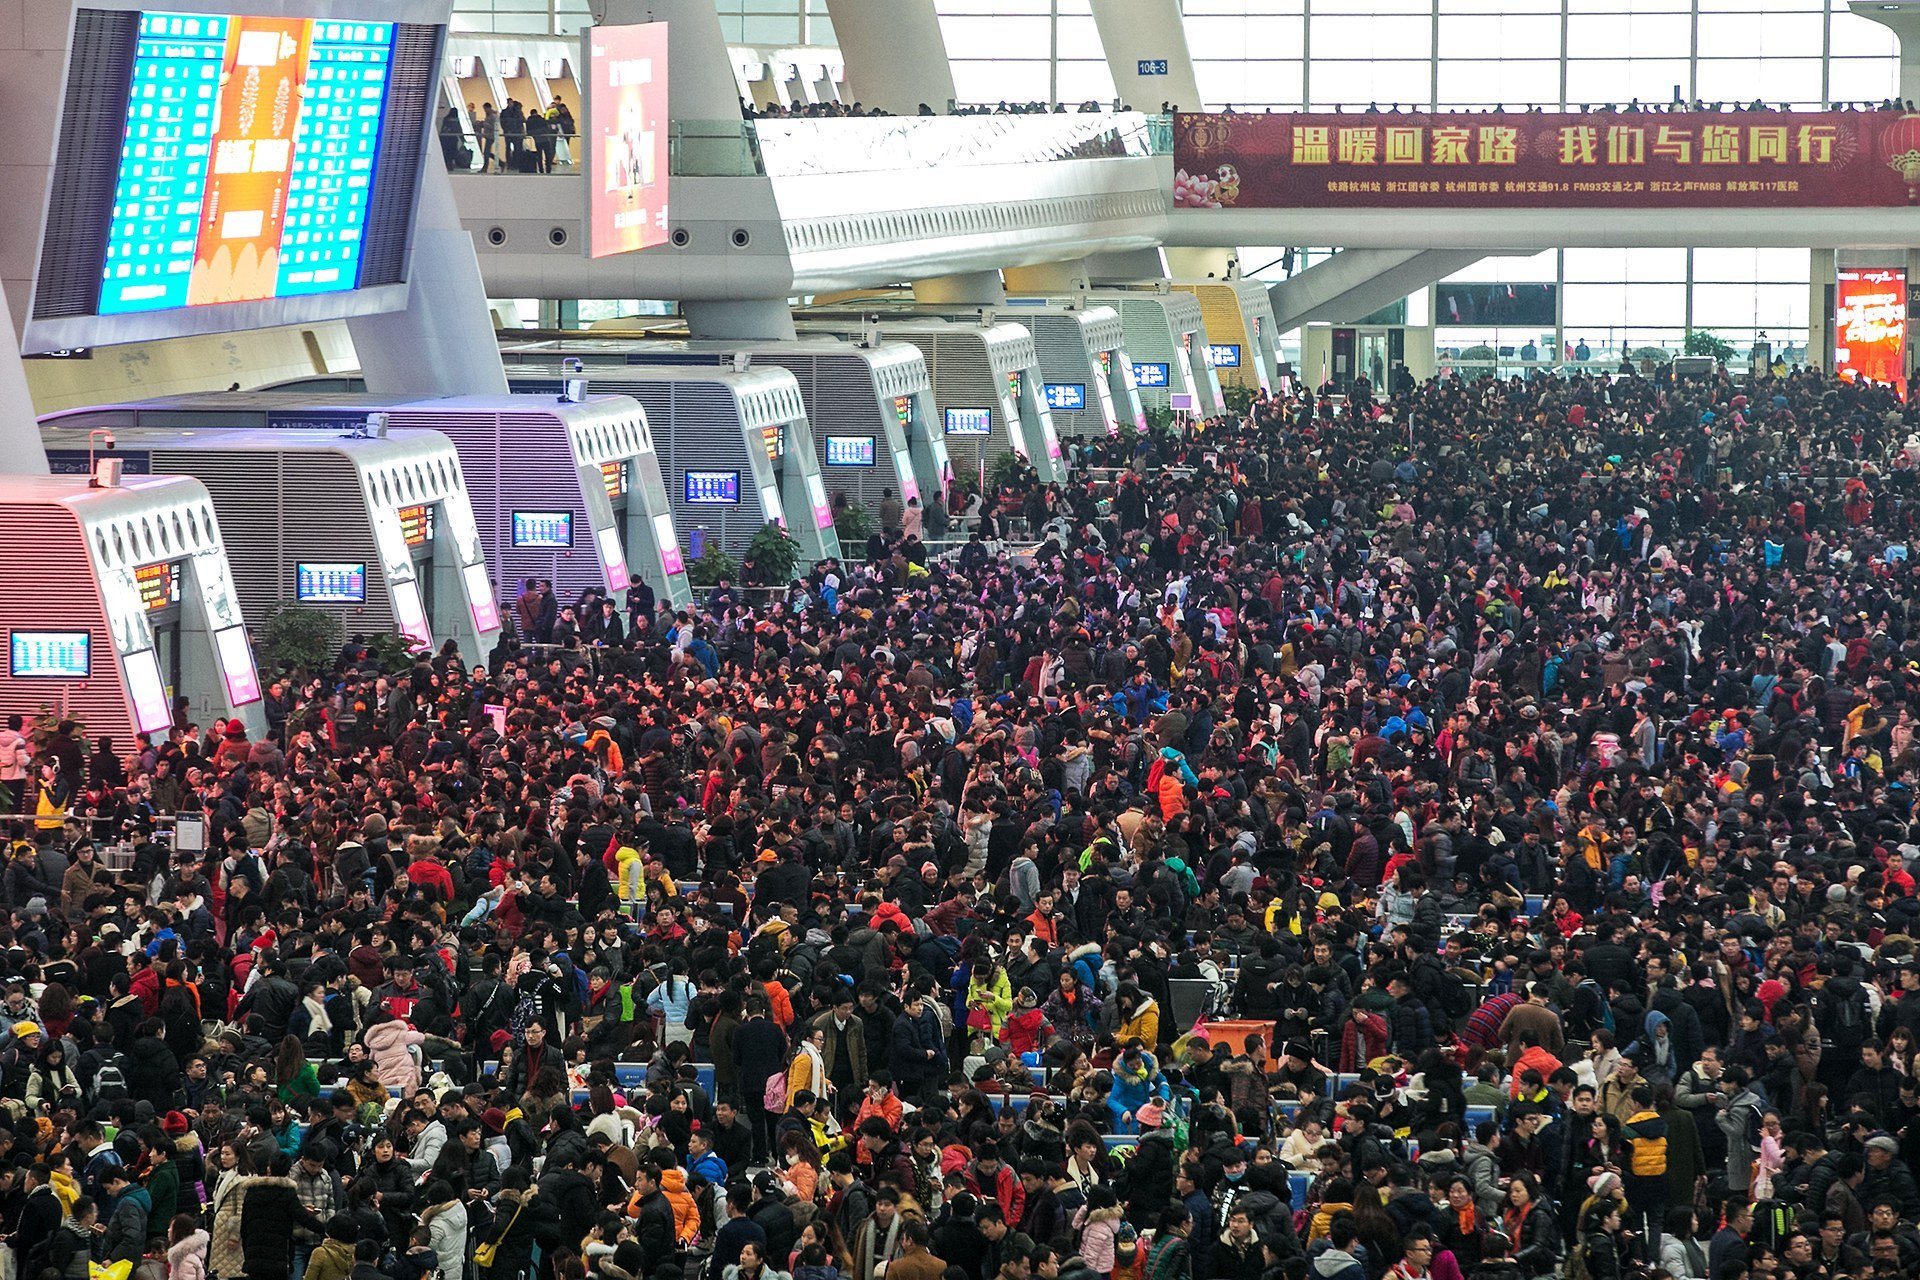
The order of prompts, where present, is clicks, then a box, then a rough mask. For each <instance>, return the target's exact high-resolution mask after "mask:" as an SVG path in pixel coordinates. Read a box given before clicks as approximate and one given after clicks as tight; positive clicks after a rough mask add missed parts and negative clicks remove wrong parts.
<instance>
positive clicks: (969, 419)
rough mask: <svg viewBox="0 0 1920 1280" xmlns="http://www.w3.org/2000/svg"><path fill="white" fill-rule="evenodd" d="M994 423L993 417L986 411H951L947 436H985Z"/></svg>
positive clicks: (949, 412)
mask: <svg viewBox="0 0 1920 1280" xmlns="http://www.w3.org/2000/svg"><path fill="white" fill-rule="evenodd" d="M992 421H993V418H992V415H991V414H990V413H989V412H988V411H987V410H985V409H949V410H947V434H948V435H950V436H984V435H986V434H987V432H988V429H989V428H990V427H991V425H992Z"/></svg>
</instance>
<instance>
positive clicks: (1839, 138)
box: [1173, 111, 1920, 209]
mask: <svg viewBox="0 0 1920 1280" xmlns="http://www.w3.org/2000/svg"><path fill="white" fill-rule="evenodd" d="M1173 137H1174V144H1173V156H1174V169H1175V173H1174V206H1175V207H1176V208H1180V209H1221V208H1226V209H1235V208H1238V209H1287V208H1318V209H1326V208H1392V207H1396V206H1409V205H1412V206H1418V205H1439V206H1461V207H1468V208H1512V207H1519V208H1583V207H1607V206H1617V207H1620V208H1767V207H1794V206H1816V207H1823V208H1869V207H1871V208H1884V207H1888V206H1904V205H1908V204H1920V113H1901V112H1895V111H1884V112H1875V111H1835V112H1786V111H1750V112H1687V113H1677V114H1643V113H1638V112H1625V113H1609V114H1586V115H1583V114H1568V113H1541V114H1526V113H1519V112H1507V113H1499V114H1490V115H1481V114H1473V115H1465V114H1452V113H1448V114H1397V113H1384V114H1366V115H1325V114H1299V113H1294V114H1276V115H1243V114H1225V113H1208V114H1189V113H1183V114H1180V115H1177V116H1175V117H1174V131H1173Z"/></svg>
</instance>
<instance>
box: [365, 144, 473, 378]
mask: <svg viewBox="0 0 1920 1280" xmlns="http://www.w3.org/2000/svg"><path fill="white" fill-rule="evenodd" d="M437 159H438V157H437V156H436V157H434V159H433V160H429V162H428V163H427V166H426V172H425V174H424V175H423V181H422V182H421V184H420V212H419V216H418V220H417V221H416V222H415V224H414V232H413V259H412V263H411V265H410V269H409V277H410V278H409V280H408V287H407V309H406V310H405V311H394V312H389V313H387V314H385V315H377V316H356V317H353V318H351V319H349V320H348V321H347V333H348V334H349V335H351V337H352V338H353V349H354V354H356V355H357V356H359V358H360V370H361V372H362V373H363V374H364V375H365V377H366V380H367V390H369V391H372V392H375V393H377V394H380V395H393V396H402V395H446V396H504V395H506V394H507V373H506V369H505V368H504V367H503V366H502V365H501V363H500V344H499V342H498V340H497V339H496V338H495V337H494V332H493V313H492V311H491V309H490V308H489V307H488V306H487V287H486V285H485V284H484V283H482V282H481V279H480V259H479V257H478V256H477V255H476V254H475V253H474V249H473V236H472V235H470V234H469V233H468V232H467V229H466V228H465V227H463V226H461V225H460V215H459V212H458V211H457V210H456V209H455V208H454V206H453V179H452V178H450V177H449V176H448V175H447V171H446V168H445V166H443V165H440V164H438V163H435V161H436V160H437Z"/></svg>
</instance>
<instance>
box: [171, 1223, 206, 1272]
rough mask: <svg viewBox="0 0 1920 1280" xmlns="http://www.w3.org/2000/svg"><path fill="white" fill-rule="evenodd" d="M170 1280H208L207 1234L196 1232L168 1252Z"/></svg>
mask: <svg viewBox="0 0 1920 1280" xmlns="http://www.w3.org/2000/svg"><path fill="white" fill-rule="evenodd" d="M167 1276H168V1280H207V1233H206V1232H204V1231H196V1232H194V1233H193V1234H192V1235H190V1236H188V1237H187V1238H186V1239H185V1240H182V1241H181V1242H180V1243H179V1244H176V1245H174V1246H173V1247H172V1248H171V1249H168V1250H167Z"/></svg>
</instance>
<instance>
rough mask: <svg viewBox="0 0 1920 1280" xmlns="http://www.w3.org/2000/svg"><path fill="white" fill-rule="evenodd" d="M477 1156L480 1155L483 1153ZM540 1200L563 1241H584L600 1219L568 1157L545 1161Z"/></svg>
mask: <svg viewBox="0 0 1920 1280" xmlns="http://www.w3.org/2000/svg"><path fill="white" fill-rule="evenodd" d="M468 1123H472V1122H471V1121H469V1122H468ZM481 1154H482V1155H484V1154H485V1152H482V1153H481ZM489 1159H491V1157H489ZM636 1185H637V1183H636ZM540 1199H541V1200H542V1201H544V1202H545V1203H546V1204H548V1205H550V1206H551V1207H552V1208H553V1209H554V1210H555V1212H557V1213H558V1214H559V1215H560V1232H561V1238H562V1239H563V1240H584V1239H586V1237H587V1233H588V1232H590V1231H592V1230H593V1226H594V1222H595V1220H596V1219H597V1218H598V1217H599V1216H600V1204H599V1199H598V1196H597V1195H596V1194H595V1192H594V1187H593V1183H592V1182H591V1181H590V1180H589V1179H588V1178H587V1175H586V1174H584V1173H581V1172H580V1170H579V1169H578V1168H576V1167H575V1160H574V1158H573V1157H571V1156H565V1157H562V1159H561V1160H560V1162H559V1163H558V1164H556V1163H554V1161H553V1158H552V1157H549V1158H548V1163H547V1165H546V1167H545V1168H544V1169H543V1170H542V1172H541V1174H540ZM659 1199H660V1202H661V1203H662V1204H666V1198H665V1197H664V1196H661V1197H659ZM645 1217H646V1208H645V1206H644V1205H643V1206H642V1207H641V1218H642V1221H643V1222H644V1220H645ZM667 1241H668V1247H669V1250H671V1247H672V1242H673V1210H672V1206H670V1205H669V1206H668V1207H667ZM641 1243H642V1247H643V1248H644V1247H645V1243H646V1242H645V1241H644V1240H643V1241H642V1242H641ZM648 1261H649V1265H650V1266H651V1264H652V1263H654V1262H655V1261H657V1260H656V1259H654V1258H653V1256H652V1254H649V1255H648Z"/></svg>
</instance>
